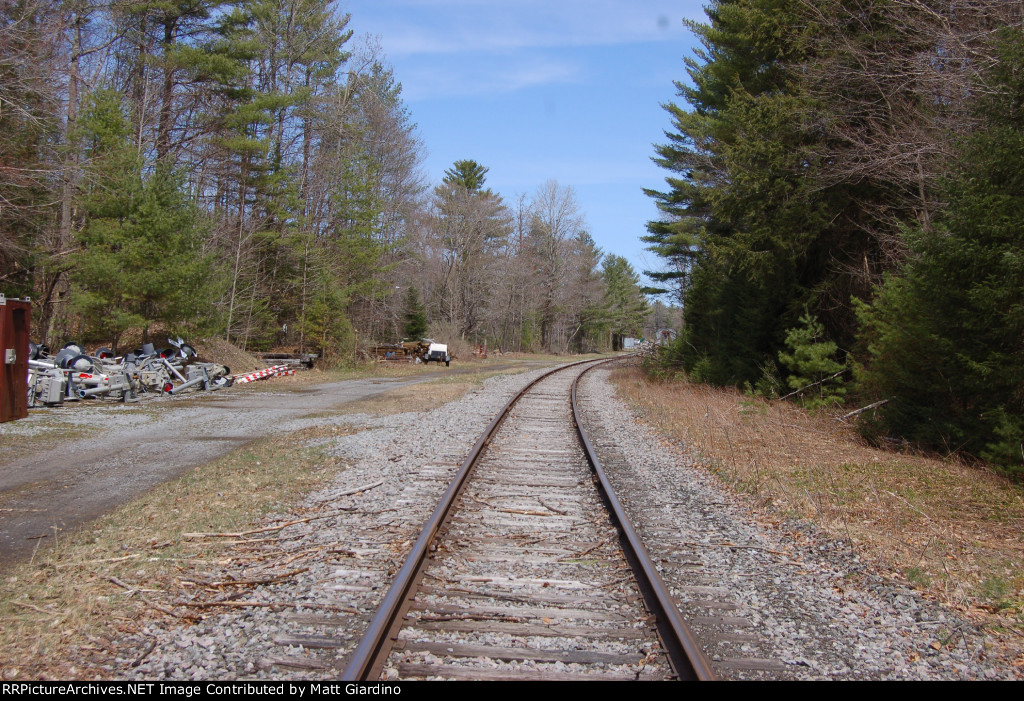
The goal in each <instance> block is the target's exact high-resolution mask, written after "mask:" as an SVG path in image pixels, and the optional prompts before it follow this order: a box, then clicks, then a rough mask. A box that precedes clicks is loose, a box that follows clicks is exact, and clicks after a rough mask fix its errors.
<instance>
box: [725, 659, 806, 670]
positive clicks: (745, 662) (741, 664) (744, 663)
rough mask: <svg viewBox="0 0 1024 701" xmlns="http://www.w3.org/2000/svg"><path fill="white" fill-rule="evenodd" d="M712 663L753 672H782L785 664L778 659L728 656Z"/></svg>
mask: <svg viewBox="0 0 1024 701" xmlns="http://www.w3.org/2000/svg"><path fill="white" fill-rule="evenodd" d="M713 664H715V665H716V666H718V667H725V668H726V669H746V670H751V671H755V672H783V671H785V670H786V669H788V668H787V667H786V665H785V664H784V663H782V662H779V661H778V660H768V659H762V658H757V657H746V658H744V657H730V658H727V659H724V660H717V661H715V662H714V663H713Z"/></svg>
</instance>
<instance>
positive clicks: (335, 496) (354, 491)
mask: <svg viewBox="0 0 1024 701" xmlns="http://www.w3.org/2000/svg"><path fill="white" fill-rule="evenodd" d="M382 484H384V480H379V481H377V482H374V483H373V484H364V485H363V486H362V487H356V488H355V489H350V490H348V491H347V492H342V493H341V494H332V495H331V496H330V497H328V498H327V499H322V500H321V502H324V501H331V500H332V499H340V498H341V497H350V496H352V495H353V494H359V493H360V492H368V491H370V490H371V489H376V488H377V487H379V486H381V485H382Z"/></svg>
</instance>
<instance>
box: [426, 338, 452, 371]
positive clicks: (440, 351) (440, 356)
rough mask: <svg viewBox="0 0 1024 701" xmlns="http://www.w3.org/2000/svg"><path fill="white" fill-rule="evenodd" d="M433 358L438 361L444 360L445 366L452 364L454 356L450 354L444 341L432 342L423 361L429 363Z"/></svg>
mask: <svg viewBox="0 0 1024 701" xmlns="http://www.w3.org/2000/svg"><path fill="white" fill-rule="evenodd" d="M431 360H435V361H437V362H439V363H440V362H444V364H445V366H450V365H451V364H452V356H451V355H449V354H448V346H446V345H445V344H443V343H434V342H433V341H431V342H430V347H428V348H427V352H426V356H425V357H424V358H423V362H425V363H429V362H430V361H431Z"/></svg>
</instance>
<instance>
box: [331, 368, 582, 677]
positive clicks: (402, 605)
mask: <svg viewBox="0 0 1024 701" xmlns="http://www.w3.org/2000/svg"><path fill="white" fill-rule="evenodd" d="M592 362H594V361H592V360H583V361H579V362H576V363H569V364H567V365H561V366H559V367H557V368H555V369H554V370H551V371H550V372H546V373H544V374H543V375H541V376H540V377H538V378H537V379H535V380H533V381H532V382H531V383H530V384H528V385H526V386H525V387H523V389H522V390H520V392H519V393H518V394H516V396H514V397H512V399H511V400H509V402H508V404H506V405H505V407H504V408H503V409H502V410H501V411H500V412H499V413H498V415H497V416H495V417H494V419H493V420H492V421H491V423H490V425H488V427H487V430H485V431H484V432H483V434H482V435H481V436H480V438H479V439H478V440H477V442H476V445H474V446H473V449H472V450H471V451H470V453H469V455H468V456H467V457H466V459H465V460H464V461H463V463H462V465H461V467H459V471H458V472H457V473H456V475H455V477H454V478H453V479H452V481H451V484H449V485H448V489H447V490H446V491H445V493H444V496H443V497H442V498H441V502H440V503H439V504H438V505H437V508H435V509H434V512H433V513H432V514H431V516H430V518H429V519H428V520H427V522H426V523H425V524H424V526H423V530H422V531H421V532H420V536H419V538H417V539H416V542H415V543H414V544H413V546H412V550H411V551H410V552H409V555H408V557H406V560H405V563H404V564H403V565H402V569H401V570H399V571H398V574H397V575H396V576H395V581H394V582H393V583H392V585H391V588H390V589H389V590H388V593H387V594H386V595H385V597H384V600H383V601H382V602H381V604H380V606H379V607H378V608H377V613H376V614H375V615H374V617H373V620H371V621H370V625H369V627H368V628H367V629H366V632H365V633H364V634H363V637H362V639H361V640H360V641H359V645H358V646H357V647H356V649H355V651H354V652H353V653H352V657H351V658H350V659H349V662H348V664H347V665H346V666H345V670H344V672H342V675H341V678H342V679H343V680H344V681H372V680H374V679H376V678H377V677H379V676H380V672H381V670H382V669H383V666H384V662H385V660H386V659H387V655H386V654H385V652H386V651H389V650H390V649H391V647H392V646H393V645H394V642H395V639H396V636H397V635H398V629H400V628H401V620H402V616H403V615H405V613H406V612H407V611H408V599H409V593H410V592H411V591H412V590H413V588H414V587H415V586H416V584H417V582H418V581H419V580H420V577H421V574H422V570H423V567H424V566H425V564H426V561H427V555H428V553H429V552H430V546H431V545H432V544H433V542H434V538H435V537H436V536H437V533H438V531H440V530H441V528H442V526H444V524H445V522H446V521H447V520H448V516H449V514H450V513H451V510H452V507H453V506H454V505H455V501H456V499H458V496H459V494H460V493H461V492H462V489H463V487H465V485H466V483H467V482H468V481H469V475H470V474H471V473H472V471H473V468H474V467H475V466H476V463H477V460H478V459H479V457H480V455H481V454H482V453H483V450H484V448H485V447H486V446H487V444H488V443H489V442H490V440H491V438H492V437H493V436H494V434H495V433H496V432H497V430H498V427H500V426H501V424H502V423H503V422H504V421H505V417H506V416H508V413H509V411H510V410H511V409H512V407H513V406H514V405H515V403H516V402H518V401H519V399H520V398H521V397H522V396H523V395H524V394H526V393H527V392H528V391H529V390H530V389H531V388H532V387H533V386H534V385H536V384H537V383H538V382H540V381H541V380H544V379H546V378H548V377H550V376H551V375H553V374H555V373H556V372H561V371H562V370H565V369H566V368H570V367H574V366H576V365H582V364H584V363H592Z"/></svg>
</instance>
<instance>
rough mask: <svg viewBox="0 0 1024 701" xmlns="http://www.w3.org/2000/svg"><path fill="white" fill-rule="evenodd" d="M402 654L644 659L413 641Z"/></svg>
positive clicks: (572, 660)
mask: <svg viewBox="0 0 1024 701" xmlns="http://www.w3.org/2000/svg"><path fill="white" fill-rule="evenodd" d="M404 652H406V653H417V652H427V653H430V654H431V655H437V656H439V657H483V658H486V659H492V660H503V661H505V662H561V663H563V664H609V665H638V664H640V663H641V662H643V661H644V659H645V657H646V656H645V655H643V654H641V653H639V652H636V653H633V654H629V655H623V654H619V653H612V652H597V651H595V650H535V649H532V648H511V647H496V646H491V645H460V644H458V643H423V642H412V641H409V642H407V643H406V645H405V650H404Z"/></svg>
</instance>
